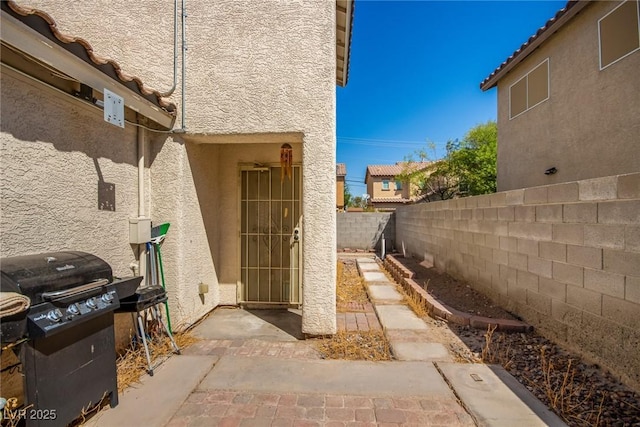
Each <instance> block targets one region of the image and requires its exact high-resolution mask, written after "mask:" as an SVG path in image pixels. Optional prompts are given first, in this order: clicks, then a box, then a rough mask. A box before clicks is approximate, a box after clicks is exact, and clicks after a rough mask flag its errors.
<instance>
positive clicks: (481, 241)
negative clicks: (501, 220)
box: [473, 233, 484, 246]
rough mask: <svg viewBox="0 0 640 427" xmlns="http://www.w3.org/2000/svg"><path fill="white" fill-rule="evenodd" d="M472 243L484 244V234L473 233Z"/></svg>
mask: <svg viewBox="0 0 640 427" xmlns="http://www.w3.org/2000/svg"><path fill="white" fill-rule="evenodd" d="M473 244H474V245H479V246H484V234H480V233H474V235H473Z"/></svg>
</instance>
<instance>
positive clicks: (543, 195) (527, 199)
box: [524, 187, 548, 205]
mask: <svg viewBox="0 0 640 427" xmlns="http://www.w3.org/2000/svg"><path fill="white" fill-rule="evenodd" d="M547 200H548V197H547V187H533V188H525V189H524V204H525V205H531V204H542V203H547Z"/></svg>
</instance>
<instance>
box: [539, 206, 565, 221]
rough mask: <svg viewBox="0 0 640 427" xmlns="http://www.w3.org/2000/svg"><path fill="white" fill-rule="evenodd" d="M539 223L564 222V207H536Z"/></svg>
mask: <svg viewBox="0 0 640 427" xmlns="http://www.w3.org/2000/svg"><path fill="white" fill-rule="evenodd" d="M536 221H537V222H562V205H540V206H536Z"/></svg>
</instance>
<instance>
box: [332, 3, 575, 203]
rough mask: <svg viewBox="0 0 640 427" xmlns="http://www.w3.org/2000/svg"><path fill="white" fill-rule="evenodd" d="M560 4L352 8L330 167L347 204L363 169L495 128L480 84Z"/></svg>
mask: <svg viewBox="0 0 640 427" xmlns="http://www.w3.org/2000/svg"><path fill="white" fill-rule="evenodd" d="M565 4H566V2H565V1H489V2H486V1H372V0H356V6H355V18H354V23H353V35H352V40H351V58H350V61H351V63H350V71H349V82H348V84H347V86H346V87H345V88H340V87H338V89H337V110H338V111H337V117H338V123H337V135H338V152H337V161H338V162H340V163H346V165H347V182H348V184H349V187H350V190H351V193H352V194H353V195H354V196H359V195H362V194H363V193H365V192H366V187H365V185H364V176H365V171H366V167H367V165H368V164H393V163H395V162H397V161H401V160H403V159H404V157H405V156H407V155H409V154H411V153H413V152H414V151H415V150H416V149H419V148H424V147H425V146H426V144H427V141H432V142H434V143H435V144H436V146H437V148H438V150H437V152H436V153H435V156H434V157H438V156H440V155H441V154H442V148H443V147H444V143H446V141H447V140H449V139H456V138H462V137H463V136H464V134H465V133H466V132H467V130H469V129H470V128H472V127H473V126H475V125H477V124H479V123H484V122H486V121H487V120H496V114H497V102H496V101H497V91H496V89H495V88H494V89H492V90H490V91H488V92H482V91H481V90H480V87H479V85H480V82H481V81H482V80H483V79H484V78H485V77H487V76H488V75H489V74H490V73H491V72H492V71H493V70H494V69H495V68H496V67H498V65H500V64H501V63H502V62H503V61H504V60H506V59H507V57H509V56H510V55H511V54H512V53H513V51H514V50H516V49H517V48H518V47H520V45H521V44H522V43H524V42H525V41H526V40H527V39H528V38H529V37H530V36H531V35H532V34H534V33H535V32H536V31H537V30H538V28H540V27H541V26H543V25H544V24H545V22H546V21H547V20H548V19H549V18H551V17H552V16H553V15H554V14H555V13H556V12H557V11H558V10H559V9H561V8H562V7H564V5H565Z"/></svg>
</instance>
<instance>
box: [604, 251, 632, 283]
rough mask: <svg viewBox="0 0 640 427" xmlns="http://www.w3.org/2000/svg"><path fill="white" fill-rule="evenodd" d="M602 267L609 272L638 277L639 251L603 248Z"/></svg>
mask: <svg viewBox="0 0 640 427" xmlns="http://www.w3.org/2000/svg"><path fill="white" fill-rule="evenodd" d="M603 251H604V255H603V269H604V270H605V271H609V272H611V273H618V274H625V275H627V276H637V277H640V253H637V252H624V251H616V250H613V249H603Z"/></svg>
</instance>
